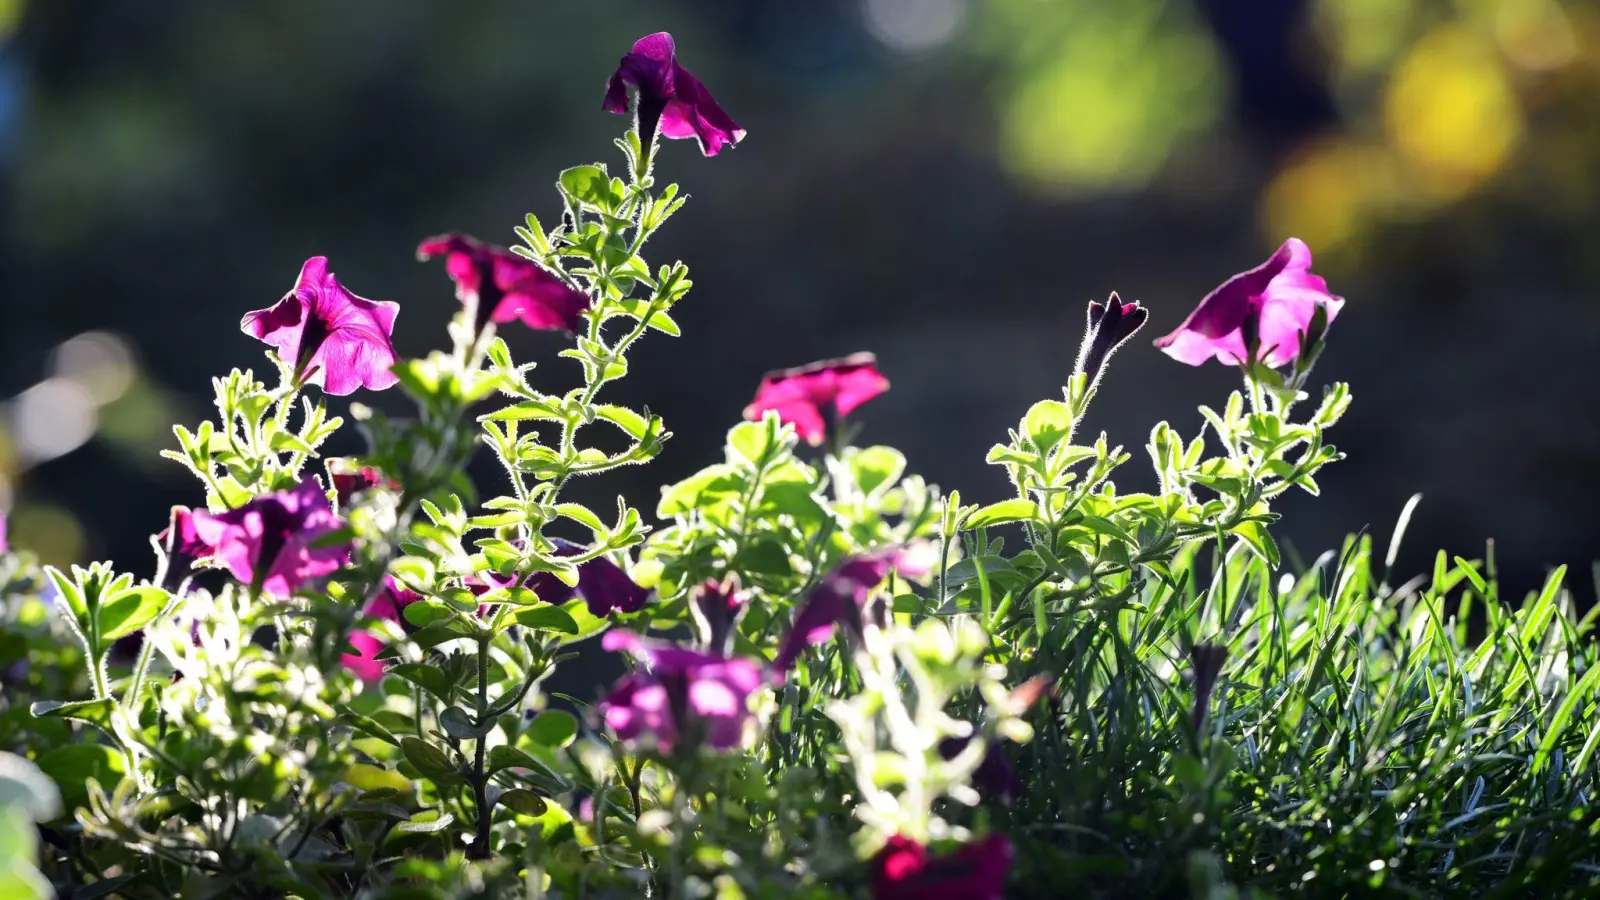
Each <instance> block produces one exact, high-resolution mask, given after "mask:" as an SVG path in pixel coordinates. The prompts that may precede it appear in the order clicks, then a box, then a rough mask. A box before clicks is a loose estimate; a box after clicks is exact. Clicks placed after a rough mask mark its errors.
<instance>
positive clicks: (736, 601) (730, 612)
mask: <svg viewBox="0 0 1600 900" xmlns="http://www.w3.org/2000/svg"><path fill="white" fill-rule="evenodd" d="M749 602H750V595H749V594H747V593H745V592H743V591H741V590H739V576H737V575H732V574H730V575H729V576H728V577H727V578H724V579H723V580H722V581H717V580H715V579H712V580H708V581H707V582H706V583H705V584H702V585H700V587H698V588H696V589H694V590H693V591H692V592H691V593H690V594H689V615H690V616H691V617H692V618H693V619H694V625H695V631H697V632H699V637H700V644H701V646H703V647H705V648H706V649H707V650H711V651H712V652H715V653H723V654H726V653H727V652H728V650H729V645H730V644H731V643H732V641H733V632H734V628H735V626H737V625H738V624H739V619H740V618H741V617H742V616H743V615H744V613H745V610H746V609H747V608H748V604H749Z"/></svg>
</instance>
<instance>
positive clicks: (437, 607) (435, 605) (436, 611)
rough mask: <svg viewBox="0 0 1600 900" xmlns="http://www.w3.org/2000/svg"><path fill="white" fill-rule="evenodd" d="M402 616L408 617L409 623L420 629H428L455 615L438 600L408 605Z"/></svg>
mask: <svg viewBox="0 0 1600 900" xmlns="http://www.w3.org/2000/svg"><path fill="white" fill-rule="evenodd" d="M401 615H403V616H405V617H406V621H407V622H410V623H411V624H413V625H415V626H417V627H418V628H426V627H428V626H429V625H432V624H433V623H435V622H438V621H441V620H444V619H448V618H450V617H452V616H454V615H455V613H453V612H451V611H450V607H448V606H445V605H444V604H443V603H440V602H439V601H437V600H432V599H423V600H419V601H417V602H415V603H408V604H406V608H405V609H404V610H403V611H401Z"/></svg>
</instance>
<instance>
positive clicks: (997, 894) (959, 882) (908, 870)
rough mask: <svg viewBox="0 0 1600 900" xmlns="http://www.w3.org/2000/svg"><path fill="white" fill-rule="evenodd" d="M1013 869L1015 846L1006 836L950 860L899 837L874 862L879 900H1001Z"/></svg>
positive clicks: (964, 849) (996, 836)
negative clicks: (1008, 873)
mask: <svg viewBox="0 0 1600 900" xmlns="http://www.w3.org/2000/svg"><path fill="white" fill-rule="evenodd" d="M1010 868H1011V842H1010V841H1009V840H1007V839H1006V836H1005V835H1003V834H998V833H996V834H991V835H989V836H988V837H986V838H984V839H983V840H981V841H978V842H977V843H973V844H967V845H966V846H964V847H962V848H960V849H959V850H956V851H955V852H954V853H951V854H948V855H946V856H939V857H930V856H929V855H928V848H927V847H924V846H923V845H922V844H919V843H917V842H916V841H914V840H912V839H911V838H908V837H904V836H902V835H895V836H894V837H891V838H889V841H888V843H887V844H885V845H884V847H883V849H882V850H881V851H879V852H878V855H877V856H876V857H874V858H873V862H872V897H873V900H1001V897H1002V896H1003V895H1004V893H1005V885H1006V874H1007V872H1008V871H1009V870H1010Z"/></svg>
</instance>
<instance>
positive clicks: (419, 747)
mask: <svg viewBox="0 0 1600 900" xmlns="http://www.w3.org/2000/svg"><path fill="white" fill-rule="evenodd" d="M400 752H401V753H404V754H405V757H406V762H408V763H411V765H412V766H413V767H414V768H415V769H416V770H417V771H418V772H421V773H422V774H423V775H424V776H425V777H427V778H428V779H429V780H430V781H434V782H438V781H439V780H441V779H443V780H446V781H450V780H454V779H457V778H460V777H461V773H460V772H458V771H456V767H455V766H454V765H452V764H451V763H450V757H449V756H448V755H446V754H445V752H444V751H443V750H440V749H439V748H438V747H435V746H433V745H432V744H430V743H428V742H427V741H425V740H423V739H422V738H419V737H413V736H411V735H406V736H405V737H403V738H401V739H400Z"/></svg>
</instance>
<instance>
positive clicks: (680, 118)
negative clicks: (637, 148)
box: [601, 31, 745, 156]
mask: <svg viewBox="0 0 1600 900" xmlns="http://www.w3.org/2000/svg"><path fill="white" fill-rule="evenodd" d="M629 91H632V92H633V95H634V98H635V105H634V109H635V115H636V125H637V127H638V130H639V141H640V143H642V144H643V145H644V148H645V153H646V155H648V154H649V152H650V146H651V144H652V143H653V142H654V140H655V136H656V132H657V131H658V130H659V131H660V132H661V136H662V137H669V138H690V137H692V138H696V139H698V140H699V141H700V152H701V153H704V154H705V155H706V156H716V155H717V154H718V153H721V152H722V148H723V147H732V146H734V145H736V144H738V143H739V142H740V141H742V140H744V133H745V132H744V129H743V128H740V127H739V123H738V122H735V121H734V120H733V117H732V116H729V115H728V114H727V113H726V112H723V110H722V107H721V106H719V105H717V100H716V98H715V97H712V96H711V92H710V91H708V90H706V86H705V85H704V84H701V83H700V79H698V78H696V77H694V75H693V74H691V73H690V72H689V70H688V69H685V68H684V67H683V66H681V65H679V64H678V54H677V48H676V47H675V46H673V43H672V35H670V34H668V33H666V32H665V31H663V32H660V33H658V34H652V35H649V36H647V37H642V38H640V39H639V40H638V41H637V42H636V43H634V45H633V50H632V51H631V52H629V53H628V55H627V56H624V57H623V58H622V61H621V62H620V63H618V64H617V71H616V72H614V73H612V75H611V78H610V80H609V81H607V82H606V97H605V100H604V102H602V103H601V108H602V109H604V110H605V111H606V112H610V113H617V114H618V115H622V114H625V113H627V111H628V93H629Z"/></svg>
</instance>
